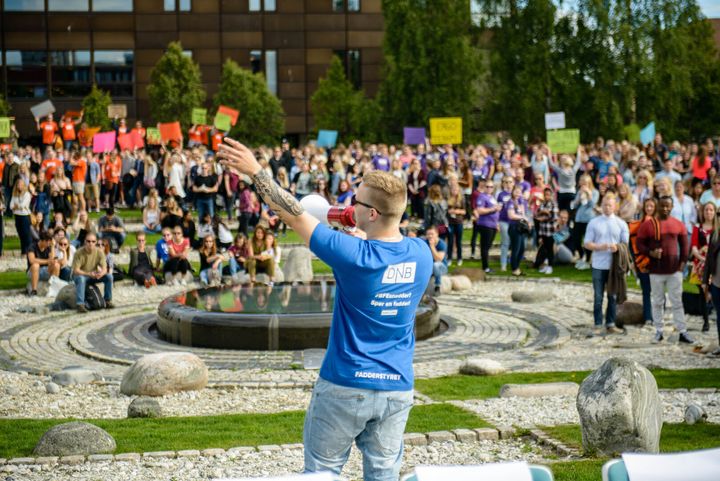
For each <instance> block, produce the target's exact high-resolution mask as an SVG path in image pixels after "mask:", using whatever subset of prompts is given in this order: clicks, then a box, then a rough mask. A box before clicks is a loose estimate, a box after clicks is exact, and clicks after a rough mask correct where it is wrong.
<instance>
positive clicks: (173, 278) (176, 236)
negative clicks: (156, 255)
mask: <svg viewBox="0 0 720 481" xmlns="http://www.w3.org/2000/svg"><path fill="white" fill-rule="evenodd" d="M172 233H173V235H172V238H171V239H170V240H169V241H167V242H168V254H169V256H170V257H169V259H168V260H167V262H166V263H165V265H164V266H163V272H164V273H165V282H166V283H168V284H172V283H175V284H178V283H179V284H181V285H183V286H184V285H186V284H187V280H186V279H185V276H186V274H187V273H188V272H192V266H191V265H190V261H188V254H189V253H190V240H189V239H187V238H185V237H183V231H182V228H181V227H180V226H176V227H175V228H174V229H173V231H172Z"/></svg>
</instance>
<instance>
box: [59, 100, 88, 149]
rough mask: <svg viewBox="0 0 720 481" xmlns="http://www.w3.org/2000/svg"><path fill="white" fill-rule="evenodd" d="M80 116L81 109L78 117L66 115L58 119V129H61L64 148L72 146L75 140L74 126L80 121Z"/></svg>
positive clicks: (81, 115) (81, 116)
mask: <svg viewBox="0 0 720 481" xmlns="http://www.w3.org/2000/svg"><path fill="white" fill-rule="evenodd" d="M82 118H83V111H82V110H81V111H80V117H78V119H77V120H73V119H72V117H70V116H69V115H66V116H65V117H64V118H63V119H62V120H61V121H60V129H61V130H62V138H63V143H64V145H65V150H70V148H72V144H73V142H75V126H76V125H77V124H79V123H80V122H82Z"/></svg>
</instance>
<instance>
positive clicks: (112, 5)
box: [92, 0, 133, 12]
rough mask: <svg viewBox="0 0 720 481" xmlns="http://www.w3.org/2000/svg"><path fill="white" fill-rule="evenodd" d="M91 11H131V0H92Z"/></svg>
mask: <svg viewBox="0 0 720 481" xmlns="http://www.w3.org/2000/svg"><path fill="white" fill-rule="evenodd" d="M92 9H93V12H132V11H133V0H93V2H92Z"/></svg>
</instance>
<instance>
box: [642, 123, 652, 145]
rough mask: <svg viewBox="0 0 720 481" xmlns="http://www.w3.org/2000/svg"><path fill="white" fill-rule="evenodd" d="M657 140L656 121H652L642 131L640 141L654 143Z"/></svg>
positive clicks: (645, 143)
mask: <svg viewBox="0 0 720 481" xmlns="http://www.w3.org/2000/svg"><path fill="white" fill-rule="evenodd" d="M654 141H655V122H650V123H649V124H647V125H646V126H645V128H644V129H642V130H641V131H640V143H642V144H643V145H648V144H652V143H653V142H654Z"/></svg>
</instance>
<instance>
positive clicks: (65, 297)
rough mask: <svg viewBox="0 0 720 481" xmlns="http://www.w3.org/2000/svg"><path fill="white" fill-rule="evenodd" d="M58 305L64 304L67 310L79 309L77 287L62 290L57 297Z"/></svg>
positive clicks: (70, 286) (67, 287)
mask: <svg viewBox="0 0 720 481" xmlns="http://www.w3.org/2000/svg"><path fill="white" fill-rule="evenodd" d="M55 302H56V303H62V304H63V305H64V306H65V308H66V309H75V308H77V298H76V295H75V285H73V284H71V285H67V286H65V287H63V288H62V289H60V292H58V295H57V296H56V297H55Z"/></svg>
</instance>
